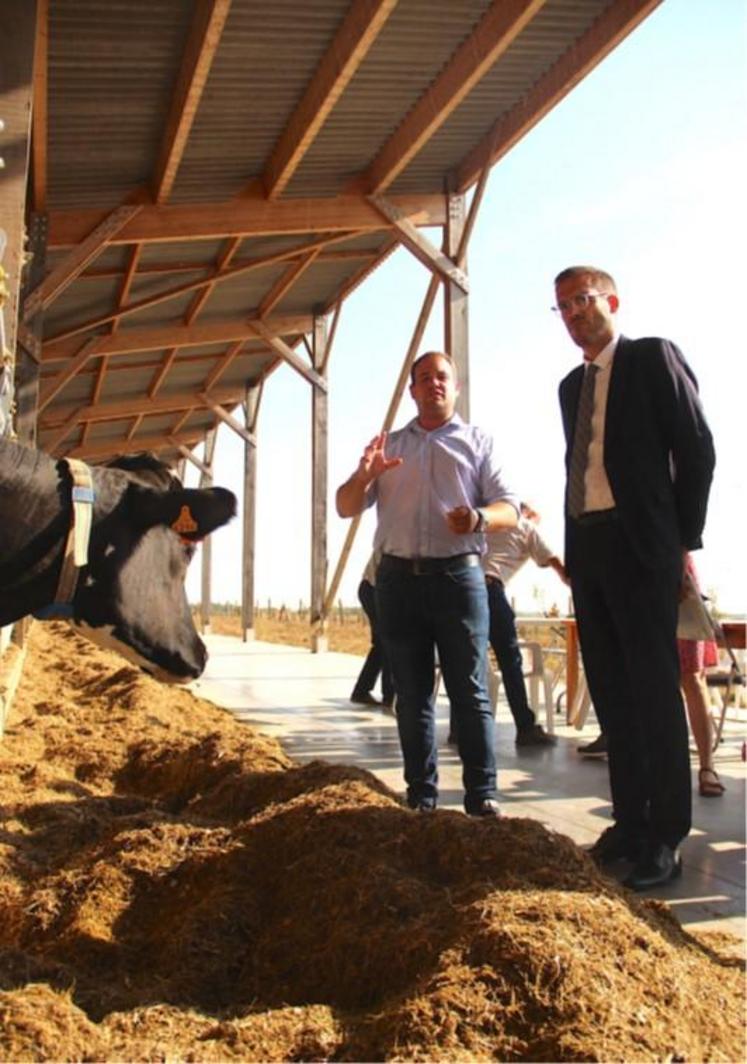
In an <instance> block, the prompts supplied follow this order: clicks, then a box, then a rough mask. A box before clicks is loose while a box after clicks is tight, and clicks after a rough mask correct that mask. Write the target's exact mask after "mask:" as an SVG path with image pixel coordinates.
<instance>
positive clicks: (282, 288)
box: [258, 248, 321, 318]
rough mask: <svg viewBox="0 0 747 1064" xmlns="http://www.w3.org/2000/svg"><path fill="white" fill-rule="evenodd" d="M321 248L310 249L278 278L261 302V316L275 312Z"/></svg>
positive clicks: (259, 312) (264, 316)
mask: <svg viewBox="0 0 747 1064" xmlns="http://www.w3.org/2000/svg"><path fill="white" fill-rule="evenodd" d="M320 250H321V249H320V248H317V249H316V250H314V251H309V252H308V253H307V254H306V255H304V256H303V258H301V259H298V261H297V262H293V263H291V265H290V266H289V267H288V269H287V270H286V271H285V272H284V273H283V274H282V276H281V277H279V278H278V279H277V281H276V282H275V284H274V285H273V286H272V288H271V289H270V290H269V292H267V294H266V295H265V297H264V299H263V300H262V302H261V303H260V305H259V310H258V314H259V317H260V318H266V317H267V315H268V314H271V313H272V312H273V310H274V309H275V307H276V306H277V305H278V303H279V302H280V301H281V300H282V299H284V298H285V296H286V295H287V294H288V292H290V290H291V288H292V287H293V285H294V284H295V283H296V281H297V280H298V279H299V277H300V276H301V274H303V273H305V272H306V270H308V268H309V266H311V264H312V263H313V262H314V261H315V259H316V258H317V256H318V255H319V252H320Z"/></svg>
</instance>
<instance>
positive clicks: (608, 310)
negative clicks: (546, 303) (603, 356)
mask: <svg viewBox="0 0 747 1064" xmlns="http://www.w3.org/2000/svg"><path fill="white" fill-rule="evenodd" d="M555 297H556V305H557V307H558V308H559V310H560V313H561V316H562V318H563V323H564V324H565V327H566V329H567V330H568V332H569V334H570V337H571V339H572V340H573V342H574V343H575V344H578V346H579V347H581V348H582V349H583V350H584V352H586V353H587V354H588V355H590V356H596V355H598V354H599V352H600V351H602V350H603V349H604V348H605V347H606V346H607V344H608V343H609V342H610V340H611V339H612V338H613V336H614V335H615V331H616V330H615V314H616V313H617V308H618V306H619V300H618V298H617V296H616V295H615V293H614V292H605V291H604V290H603V286H601V287H600V286H598V285H596V284H594V281H593V278H592V276H591V274H588V273H585V274H580V275H579V276H578V277H569V278H568V279H567V280H565V281H561V282H560V284H558V285H556V286H555ZM584 302H585V303H586V306H581V305H579V304H582V303H584Z"/></svg>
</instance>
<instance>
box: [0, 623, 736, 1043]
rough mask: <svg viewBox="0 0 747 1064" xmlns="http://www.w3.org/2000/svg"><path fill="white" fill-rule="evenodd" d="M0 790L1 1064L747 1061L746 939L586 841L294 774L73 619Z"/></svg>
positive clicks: (16, 709) (343, 770) (51, 653)
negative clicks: (653, 889) (738, 949)
mask: <svg viewBox="0 0 747 1064" xmlns="http://www.w3.org/2000/svg"><path fill="white" fill-rule="evenodd" d="M360 627H361V629H362V632H363V636H364V640H365V639H367V635H366V631H365V628H364V627H363V626H360ZM213 630H214V631H218V630H219V629H218V627H217V624H216V625H214V626H213ZM258 634H260V633H258ZM260 637H261V638H263V639H266V638H268V635H267V633H266V632H263V633H262V634H261V636H260ZM290 638H291V639H292V636H291V637H290ZM0 785H1V786H2V799H1V804H0V1059H2V1060H8V1061H11V1060H12V1061H32V1060H35V1061H52V1060H55V1061H73V1060H86V1061H94V1060H95V1061H99V1060H100V1061H169V1062H173V1061H233V1060H235V1061H322V1060H341V1061H355V1060H358V1061H383V1060H400V1061H403V1060H413V1061H426V1060H427V1061H460V1062H461V1061H464V1062H466V1061H493V1060H501V1061H504V1060H505V1061H509V1060H522V1061H593V1060H599V1061H653V1060H657V1061H677V1060H680V1061H706V1060H708V1061H710V1060H714V1061H738V1060H742V1059H744V1024H743V1018H744V976H743V968H742V966H741V963H740V961H739V960H738V959H737V958H736V956H735V954H734V948H733V944H731V943H729V942H727V941H726V940H724V939H719V938H716V937H715V936H711V937H710V938H708V939H706V938H703V939H699V940H698V939H695V938H693V937H691V936H690V935H688V934H686V933H685V932H684V931H683V930H682V929H681V928H680V927H679V925H678V924H677V923H676V921H675V919H674V918H673V917H672V916H670V915H669V913H668V910H666V908H665V907H664V906H662V905H660V904H657V903H653V902H646V901H642V900H641V899H639V898H636V897H633V896H632V895H629V894H628V893H626V892H625V891H624V890H622V888H619V887H618V886H617V885H616V884H614V883H612V882H611V881H610V880H607V879H606V878H605V877H603V876H601V875H600V874H599V873H598V872H597V870H596V869H595V868H594V866H593V865H592V863H591V862H590V861H589V859H588V858H587V857H586V855H585V854H583V853H582V852H581V851H580V850H579V849H578V848H577V847H576V846H575V845H574V844H573V842H571V841H570V840H569V839H567V838H565V837H563V836H560V835H556V834H553V833H551V832H549V831H547V830H546V829H545V828H543V827H542V826H541V825H539V824H537V823H535V822H533V821H530V820H524V819H518V818H514V819H504V820H500V821H490V822H483V821H477V820H472V819H469V818H467V817H465V816H463V815H462V814H461V813H456V812H452V811H449V810H443V811H438V812H436V813H434V814H431V815H427V816H424V815H419V814H416V813H413V812H410V811H409V810H407V809H405V808H403V807H402V805H401V804H400V802H399V801H398V799H397V798H396V797H395V796H394V795H393V794H392V793H391V792H390V791H389V790H388V789H387V788H386V787H384V786H383V785H382V784H381V783H379V782H378V781H377V780H376V778H375V777H374V776H372V775H370V774H369V773H367V772H365V771H363V770H361V769H357V768H355V767H344V766H332V765H328V764H325V763H323V762H314V763H312V764H310V765H306V766H299V765H297V764H294V763H293V762H292V761H291V760H290V759H289V758H288V757H287V756H286V755H285V753H284V752H283V750H282V749H281V747H280V746H279V745H278V744H277V743H276V742H275V741H274V740H272V739H269V738H267V737H265V736H262V735H260V734H258V733H257V732H255V731H254V730H252V729H251V728H250V727H248V726H246V725H242V724H239V723H237V722H236V721H235V720H234V718H233V717H232V716H231V715H230V714H229V713H227V712H224V711H223V710H221V709H217V708H216V707H214V706H212V705H210V704H209V703H207V702H204V701H201V700H199V699H197V698H195V697H193V696H192V695H191V694H190V693H189V692H188V691H185V690H180V689H175V688H168V687H165V686H163V685H161V684H158V683H156V682H155V681H153V680H151V679H149V678H148V677H146V676H144V675H143V674H141V673H139V672H137V671H136V670H135V669H133V668H131V667H130V666H129V665H125V664H123V663H122V661H121V660H120V659H118V658H117V657H115V656H113V655H110V654H107V653H104V652H102V651H99V650H97V649H96V648H95V647H93V646H92V645H91V644H89V643H87V642H85V641H83V640H82V639H80V638H78V637H77V636H75V635H73V634H71V633H70V632H69V630H68V629H67V628H66V627H64V626H61V625H44V626H42V625H40V624H36V625H35V626H34V628H33V630H32V634H31V638H30V642H29V649H28V653H27V659H26V667H25V670H24V675H23V678H22V680H21V684H20V686H19V689H18V693H17V695H16V699H15V702H14V704H13V707H12V710H11V715H10V719H9V721H8V726H7V729H6V733H5V736H4V738H3V739H2V741H1V742H0Z"/></svg>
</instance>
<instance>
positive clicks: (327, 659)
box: [193, 635, 747, 940]
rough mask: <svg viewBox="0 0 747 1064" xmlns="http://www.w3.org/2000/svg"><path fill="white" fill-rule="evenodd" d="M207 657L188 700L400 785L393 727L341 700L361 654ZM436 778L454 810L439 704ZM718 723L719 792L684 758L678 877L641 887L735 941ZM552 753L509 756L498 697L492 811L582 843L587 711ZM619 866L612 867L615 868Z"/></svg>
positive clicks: (733, 732)
mask: <svg viewBox="0 0 747 1064" xmlns="http://www.w3.org/2000/svg"><path fill="white" fill-rule="evenodd" d="M206 642H207V645H208V649H209V651H210V660H209V662H208V666H207V670H206V672H205V674H204V676H203V677H202V678H201V679H200V680H199V681H198V682H197V683H195V684H194V685H193V690H194V692H195V694H197V695H199V696H200V697H203V698H207V699H210V700H211V701H213V702H215V703H216V704H218V705H221V706H224V707H225V708H226V709H229V710H231V711H232V712H233V713H234V714H235V715H236V716H237V717H238V718H239V719H240V720H242V721H246V722H247V723H248V724H251V725H253V726H254V727H256V728H258V729H259V730H260V731H262V732H264V733H265V734H267V735H272V736H275V737H276V738H277V739H279V740H280V741H281V743H282V745H283V747H284V748H285V750H286V751H287V752H288V753H289V754H290V755H291V756H292V757H293V758H294V759H296V760H297V761H300V762H306V761H311V760H313V759H315V758H321V759H323V760H326V761H331V762H341V763H345V764H351V765H358V766H359V767H362V768H366V769H368V770H369V771H370V772H373V773H375V774H376V775H377V776H378V777H379V778H380V779H381V780H383V781H384V782H385V783H386V784H387V785H388V786H389V787H391V788H392V789H393V790H394V791H395V792H397V793H398V794H402V793H403V790H404V787H403V781H402V775H401V761H400V754H399V744H398V740H397V729H396V723H395V721H394V719H393V718H392V717H389V716H386V715H385V714H383V713H381V712H380V711H378V710H376V709H372V710H368V709H367V708H366V707H362V706H353V705H351V703H350V702H349V701H348V697H349V694H350V692H351V690H352V688H353V683H354V681H355V679H356V677H357V675H358V672H359V669H360V666H361V662H362V659H361V658H358V657H355V656H353V655H349V654H335V653H326V654H311V653H310V652H309V651H308V650H306V649H303V648H296V647H287V646H281V645H278V644H272V643H260V642H252V643H242V642H241V641H240V640H238V639H233V638H230V637H227V636H213V635H208V636H207V638H206ZM437 716H438V728H439V738H440V744H439V772H440V788H441V795H440V799H439V804H440V805H441V806H442V807H446V808H453V809H461V808H462V788H461V766H460V763H459V758H458V756H457V753H456V751H455V749H454V748H452V747H450V746H449V745H447V743H446V735H447V731H448V703H447V702H446V700H445V698H443V697H439V700H438V704H437ZM738 716H741V718H742V719H741V720H734V721H727V725H726V728H725V730H724V741H723V742H722V744H721V745H720V746H719V749H718V751H717V753H716V766H717V769H718V772H719V774H720V776H721V779H722V781H723V782H724V784H725V785H726V788H727V791H726V794H725V795H724V796H723V797H721V798H701V797H700V796H699V795H698V794H697V773H696V769H697V761H696V759H695V757H694V756H693V784H694V796H693V823H694V827H693V831H692V833H691V835H690V836H689V838H688V840H687V842H686V843H685V845H684V846H683V851H682V854H683V864H684V874H683V876H682V878H681V879H680V880H679V881H677V882H676V883H673V884H671V885H668V886H667V887H664V888H660V889H659V890H657V891H652V892H650V896H652V897H657V898H662V899H665V900H666V901H667V902H668V903H669V905H670V906H671V908H672V909H673V911H674V912H675V914H676V915H677V917H678V918H679V920H680V922H681V923H682V924H684V925H686V926H688V927H693V928H700V929H708V930H718V931H728V932H730V933H732V934H736V935H738V936H739V937H740V938H742V940H744V939H745V936H746V928H747V923H746V921H745V780H746V779H747V764H746V763H745V762H744V761H743V760H742V746H743V742H744V740H745V738H746V737H747V714H745V712H744V711H740V713H739V714H738ZM556 720H557V725H556V734H557V736H558V743H557V746H555V747H554V748H550V749H529V750H524V751H522V752H518V751H517V750H516V748H515V746H514V727H513V721H512V719H511V716H510V714H509V710H508V706H507V705H506V704H505V702H503V701H501V702H499V706H498V728H497V736H498V737H497V750H498V787H499V792H500V800H501V808H502V810H503V813H504V814H505V815H507V816H522V817H532V818H534V819H536V820H539V821H541V822H542V823H543V824H545V825H546V826H547V827H548V828H551V829H553V830H555V831H558V832H562V833H563V834H565V835H568V836H570V837H571V838H572V839H574V840H575V841H576V842H577V843H579V844H580V845H586V844H588V843H591V842H593V840H594V839H595V838H596V837H597V836H598V835H599V834H600V832H601V831H602V830H603V829H604V828H605V827H607V826H608V825H609V823H610V821H609V816H610V802H609V790H608V779H607V763H606V761H589V760H585V759H583V758H581V757H579V756H578V754H577V753H576V747H577V745H578V744H579V742H588V741H589V740H590V739H593V738H594V737H595V735H596V734H597V729H596V725H595V722H594V720H593V714H591V715H590V723H587V725H586V727H585V728H584V729H583V730H582V731H581V732H578V731H576V730H575V729H574V728H569V727H567V726H566V725H565V724H564V723H563V722H562V718H561V717H556ZM623 871H624V866H623Z"/></svg>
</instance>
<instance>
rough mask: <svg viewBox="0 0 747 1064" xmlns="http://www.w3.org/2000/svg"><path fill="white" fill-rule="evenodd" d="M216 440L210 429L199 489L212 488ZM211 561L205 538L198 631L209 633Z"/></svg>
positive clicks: (215, 432) (209, 540)
mask: <svg viewBox="0 0 747 1064" xmlns="http://www.w3.org/2000/svg"><path fill="white" fill-rule="evenodd" d="M217 438H218V430H217V429H212V431H210V432H208V434H207V436H206V437H205V450H204V452H203V458H202V460H203V463H204V465H205V472H203V473H201V474H200V487H201V488H212V486H213V456H214V454H215V443H216V440H217ZM211 560H212V549H211V539H210V536H206V537H205V539H203V541H202V573H201V577H202V580H201V588H200V590H201V595H200V631H201V632H209V631H210V567H211Z"/></svg>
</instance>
